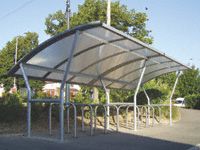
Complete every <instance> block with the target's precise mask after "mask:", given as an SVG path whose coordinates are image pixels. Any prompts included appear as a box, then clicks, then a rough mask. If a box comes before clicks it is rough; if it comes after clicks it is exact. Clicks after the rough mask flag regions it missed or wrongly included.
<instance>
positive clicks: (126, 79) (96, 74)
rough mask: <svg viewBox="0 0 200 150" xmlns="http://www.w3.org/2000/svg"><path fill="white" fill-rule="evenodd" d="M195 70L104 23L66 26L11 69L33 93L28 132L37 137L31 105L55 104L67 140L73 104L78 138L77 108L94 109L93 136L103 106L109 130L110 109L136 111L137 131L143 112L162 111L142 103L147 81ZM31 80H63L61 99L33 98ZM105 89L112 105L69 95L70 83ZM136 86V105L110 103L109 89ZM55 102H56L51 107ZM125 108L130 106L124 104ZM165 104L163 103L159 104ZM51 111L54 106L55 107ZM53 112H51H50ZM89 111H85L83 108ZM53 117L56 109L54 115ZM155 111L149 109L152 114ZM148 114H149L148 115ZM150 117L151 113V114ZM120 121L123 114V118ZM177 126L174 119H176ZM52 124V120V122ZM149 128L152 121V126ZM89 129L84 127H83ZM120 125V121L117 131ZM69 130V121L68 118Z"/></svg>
mask: <svg viewBox="0 0 200 150" xmlns="http://www.w3.org/2000/svg"><path fill="white" fill-rule="evenodd" d="M185 69H189V68H188V67H187V66H186V65H184V64H182V63H181V62H179V61H177V60H175V59H173V58H171V57H169V56H167V55H166V54H165V53H162V52H160V51H158V50H156V49H154V48H152V47H150V46H149V45H147V44H145V43H143V42H141V41H139V40H137V39H135V38H133V37H131V36H130V35H128V34H126V33H123V32H121V31H119V30H117V29H115V28H113V27H111V26H108V25H106V24H104V23H101V22H92V23H89V24H85V25H81V26H77V27H75V28H73V29H70V30H66V31H65V32H63V33H60V34H58V35H56V36H54V37H52V38H50V39H48V40H47V41H45V42H43V43H41V44H40V45H39V46H38V47H37V48H35V49H33V50H32V51H31V52H30V53H29V54H27V55H26V56H25V57H24V58H22V59H21V60H20V61H18V63H17V64H16V65H15V66H13V67H12V68H11V69H10V71H9V72H8V75H9V76H16V77H23V78H24V80H25V83H26V87H27V91H28V101H27V135H28V137H30V136H31V104H32V103H49V104H58V105H59V117H60V118H59V124H60V125H59V139H60V140H61V141H63V140H64V137H65V134H64V127H65V125H64V120H65V117H64V113H65V110H66V112H67V114H68V115H67V120H69V107H71V106H72V107H73V111H74V113H73V115H74V136H75V137H76V136H77V132H76V130H77V123H76V117H77V116H76V109H77V108H78V107H82V108H83V107H88V108H89V110H90V111H91V123H90V126H91V135H92V134H93V129H94V127H93V124H94V120H95V119H94V118H93V117H92V115H94V114H96V113H94V112H95V110H96V111H97V110H98V109H97V107H102V109H103V110H104V118H105V119H104V120H105V121H104V122H105V123H104V124H105V128H104V131H105V132H106V131H107V130H108V129H109V117H108V116H109V109H110V108H111V107H113V108H112V109H116V113H117V114H119V109H125V111H126V112H127V110H128V109H129V107H130V109H131V108H132V109H133V112H134V117H133V118H134V119H133V122H132V124H133V129H134V130H137V128H138V123H139V122H140V121H139V120H138V114H139V111H144V114H145V111H146V113H147V112H149V111H151V110H152V112H153V111H154V109H156V108H155V107H153V106H150V105H149V104H148V106H145V107H142V106H137V93H138V90H139V88H140V85H141V84H144V83H146V82H147V81H149V80H151V79H153V78H155V77H158V76H160V75H163V74H166V73H170V72H180V71H182V70H185ZM179 76H180V74H179V73H178V75H177V80H176V82H175V85H174V88H173V90H172V94H171V97H170V104H169V106H170V107H169V108H170V109H169V111H170V122H171V120H172V119H171V118H172V117H171V116H172V103H171V99H172V96H173V93H174V90H175V87H176V84H177V82H178V77H179ZM29 79H37V80H43V81H55V82H60V83H61V86H60V97H59V98H58V99H33V98H32V95H31V87H30V85H29ZM67 83H68V84H79V85H88V86H93V87H103V89H104V90H105V93H106V100H107V101H106V104H96V105H93V104H76V103H73V102H70V101H69V99H68V98H65V96H64V95H65V94H64V93H65V92H66V93H68V92H67V91H66V90H65V89H68V88H65V86H66V84H67ZM112 89H124V90H135V95H134V99H133V103H127V104H126V103H115V104H112V103H110V101H109V90H112ZM66 97H67V96H66ZM50 106H51V105H50ZM124 107H125V108H124ZM157 107H159V106H157ZM50 110H51V109H50ZM50 112H51V111H50ZM82 113H84V111H82ZM49 114H50V115H49V119H51V113H49ZM148 114H149V113H148ZM146 116H147V115H146ZM146 119H147V120H148V117H147V118H146ZM117 122H119V118H118V120H117ZM170 124H171V123H170ZM49 126H50V127H51V123H50V124H49ZM147 126H148V124H147ZM82 129H83V130H84V126H83V127H82ZM118 129H119V124H118V125H117V129H116V130H118ZM67 130H69V121H67Z"/></svg>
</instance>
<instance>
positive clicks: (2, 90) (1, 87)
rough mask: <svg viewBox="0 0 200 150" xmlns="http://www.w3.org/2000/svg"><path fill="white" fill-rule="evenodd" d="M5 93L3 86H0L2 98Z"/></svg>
mask: <svg viewBox="0 0 200 150" xmlns="http://www.w3.org/2000/svg"><path fill="white" fill-rule="evenodd" d="M4 92H5V90H4V87H3V84H0V97H2V96H3V93H4Z"/></svg>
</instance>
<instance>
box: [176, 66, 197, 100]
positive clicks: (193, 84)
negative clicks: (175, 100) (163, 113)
mask: <svg viewBox="0 0 200 150" xmlns="http://www.w3.org/2000/svg"><path fill="white" fill-rule="evenodd" d="M199 85H200V74H199V69H197V68H195V67H194V66H193V67H192V69H188V70H185V71H183V74H182V75H181V76H180V79H179V82H178V84H177V91H178V96H180V97H185V96H187V95H193V94H199V93H200V86H199Z"/></svg>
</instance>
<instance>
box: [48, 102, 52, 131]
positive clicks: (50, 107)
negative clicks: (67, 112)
mask: <svg viewBox="0 0 200 150" xmlns="http://www.w3.org/2000/svg"><path fill="white" fill-rule="evenodd" d="M51 111H52V104H50V105H49V135H51V134H52V130H51V129H52V126H51V122H52V120H51Z"/></svg>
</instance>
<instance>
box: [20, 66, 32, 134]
mask: <svg viewBox="0 0 200 150" xmlns="http://www.w3.org/2000/svg"><path fill="white" fill-rule="evenodd" d="M20 69H21V71H22V75H23V77H24V81H25V84H26V88H27V91H28V93H27V94H28V95H27V98H28V100H27V135H28V137H31V102H30V101H31V88H30V85H29V82H28V77H27V75H26V72H25V70H24V67H23V64H22V63H21V64H20Z"/></svg>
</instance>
